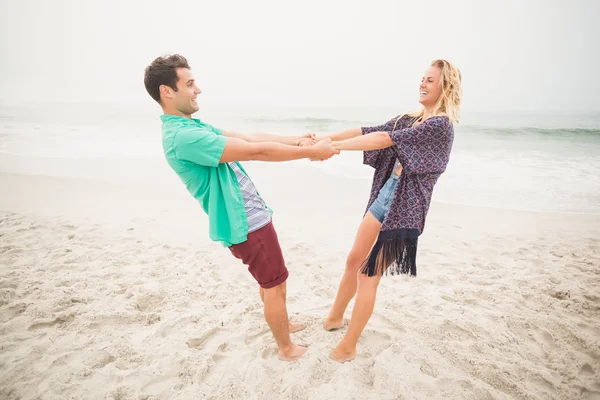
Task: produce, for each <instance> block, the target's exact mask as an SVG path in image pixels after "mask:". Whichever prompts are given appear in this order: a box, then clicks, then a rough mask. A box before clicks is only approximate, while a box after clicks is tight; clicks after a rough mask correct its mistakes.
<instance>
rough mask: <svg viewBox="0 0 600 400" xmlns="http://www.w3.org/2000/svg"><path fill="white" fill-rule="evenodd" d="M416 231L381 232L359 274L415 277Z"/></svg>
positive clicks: (417, 233) (417, 236)
mask: <svg viewBox="0 0 600 400" xmlns="http://www.w3.org/2000/svg"><path fill="white" fill-rule="evenodd" d="M418 238H419V230H418V229H394V230H391V231H382V232H381V233H380V234H379V237H378V238H377V242H375V245H374V246H373V249H372V250H371V253H370V254H369V256H368V257H367V259H366V260H365V262H364V263H363V265H362V267H361V270H360V273H361V274H365V275H368V276H376V275H379V276H382V275H383V274H384V273H385V274H386V275H387V274H390V275H399V274H410V275H412V276H416V275H417V242H418Z"/></svg>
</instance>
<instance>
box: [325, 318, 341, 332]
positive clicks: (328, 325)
mask: <svg viewBox="0 0 600 400" xmlns="http://www.w3.org/2000/svg"><path fill="white" fill-rule="evenodd" d="M342 326H344V319H343V318H341V319H330V318H329V317H327V318H325V319H324V320H323V328H325V330H326V331H332V330H334V329H340V328H341V327H342Z"/></svg>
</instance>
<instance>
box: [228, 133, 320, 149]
mask: <svg viewBox="0 0 600 400" xmlns="http://www.w3.org/2000/svg"><path fill="white" fill-rule="evenodd" d="M309 135H310V134H306V135H304V136H280V135H272V134H270V133H239V132H233V131H224V132H223V136H227V137H229V138H235V139H240V140H244V141H246V142H249V143H264V142H271V143H281V144H285V145H288V146H300V145H311V144H313V143H314V142H312V141H308V140H305V139H310V138H311V136H309Z"/></svg>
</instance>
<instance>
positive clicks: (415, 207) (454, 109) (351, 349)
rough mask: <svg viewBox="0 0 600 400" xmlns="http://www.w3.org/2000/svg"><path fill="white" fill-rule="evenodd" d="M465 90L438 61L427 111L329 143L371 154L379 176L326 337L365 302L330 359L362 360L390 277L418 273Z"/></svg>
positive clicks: (425, 87) (428, 82)
mask: <svg viewBox="0 0 600 400" xmlns="http://www.w3.org/2000/svg"><path fill="white" fill-rule="evenodd" d="M460 85H461V75H460V71H459V70H458V69H457V68H456V67H455V66H454V65H453V64H451V63H450V62H448V61H446V60H436V61H434V62H433V63H432V64H431V66H430V67H429V68H428V69H427V71H426V72H425V76H424V77H423V79H422V80H421V85H420V87H419V88H420V96H419V102H420V103H421V104H422V106H423V107H422V109H421V110H420V111H418V112H416V113H413V114H408V115H402V116H400V117H397V118H394V119H392V120H390V121H388V122H387V123H385V124H383V125H380V126H376V127H371V128H356V129H350V130H347V131H344V132H339V133H335V134H332V135H329V136H328V137H330V138H331V140H332V141H333V146H334V147H336V148H338V149H339V150H341V151H347V150H349V151H352V150H361V151H364V163H365V164H367V165H370V166H371V167H373V168H375V173H374V176H373V185H372V189H371V196H370V198H369V203H368V206H367V212H366V214H365V217H364V219H363V221H362V222H361V224H360V226H359V228H358V233H357V234H356V238H355V241H354V244H353V246H352V250H351V251H350V254H349V255H348V258H347V260H346V269H345V271H344V274H343V276H342V280H341V282H340V287H339V289H338V293H337V296H336V298H335V302H334V304H333V306H332V308H331V311H330V312H329V315H328V316H327V318H326V319H325V320H324V323H323V325H324V328H325V329H326V330H333V329H339V328H341V327H342V326H343V316H344V312H345V310H346V307H347V306H348V303H350V300H351V299H352V297H354V295H355V294H357V297H356V302H355V305H354V309H353V311H352V318H351V320H350V325H349V327H348V331H347V332H346V335H345V336H344V337H343V339H342V340H341V341H340V343H339V344H338V345H337V347H336V348H335V349H333V350H332V352H331V354H330V357H331V358H332V359H333V360H335V361H338V362H345V361H351V360H353V359H354V358H355V357H356V344H357V342H358V339H359V337H360V335H361V333H362V331H363V329H364V328H365V325H366V324H367V322H368V320H369V318H370V317H371V314H372V313H373V308H374V306H375V296H376V293H377V286H378V285H379V281H380V279H381V276H382V275H383V273H384V272H386V271H387V272H389V273H391V274H398V273H402V274H410V275H413V276H414V275H416V273H417V269H416V268H417V267H416V253H417V240H418V237H419V235H420V234H421V233H423V228H424V225H425V217H426V214H427V210H428V209H429V204H430V202H431V196H432V193H433V187H434V185H435V183H436V181H437V180H438V178H439V176H440V175H441V174H442V173H443V172H444V170H445V169H446V165H447V164H448V160H449V156H450V150H451V149H452V142H453V139H454V130H453V127H452V124H453V123H455V122H458V119H459V108H460V101H461V86H460ZM359 272H360V273H359ZM357 274H358V279H357ZM357 287H358V291H357Z"/></svg>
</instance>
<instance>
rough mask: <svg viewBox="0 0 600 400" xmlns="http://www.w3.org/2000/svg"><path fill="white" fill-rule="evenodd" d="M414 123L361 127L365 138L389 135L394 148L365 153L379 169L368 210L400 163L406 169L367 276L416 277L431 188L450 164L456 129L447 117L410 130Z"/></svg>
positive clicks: (368, 162) (410, 120)
mask: <svg viewBox="0 0 600 400" xmlns="http://www.w3.org/2000/svg"><path fill="white" fill-rule="evenodd" d="M415 121H416V117H411V116H408V115H403V116H401V117H398V118H393V119H392V120H390V121H388V122H387V123H385V124H383V125H380V126H374V127H370V128H361V129H362V133H363V135H364V134H368V133H371V132H379V131H384V132H388V133H389V134H390V137H391V138H392V141H393V142H394V146H392V147H388V148H386V149H381V150H369V151H365V152H364V163H365V164H366V165H370V166H371V167H373V168H375V172H374V174H373V185H372V188H371V196H370V198H369V203H368V205H367V211H368V210H369V207H371V204H373V202H374V201H375V199H376V198H377V195H378V194H379V191H380V190H381V188H382V187H383V185H384V184H385V182H386V181H387V180H388V179H389V177H390V176H391V174H392V173H393V172H394V171H393V170H394V164H395V162H396V159H398V160H399V161H400V164H401V165H402V174H401V175H400V180H399V181H398V185H397V186H396V191H395V193H394V199H393V200H392V203H391V205H390V209H389V211H388V213H387V215H386V216H385V219H384V220H383V225H382V226H381V232H380V233H379V236H378V238H377V242H376V243H375V245H374V246H373V249H372V250H371V253H370V254H369V257H368V258H367V260H365V263H364V265H363V267H362V269H361V273H363V274H367V275H368V276H374V275H383V273H384V271H389V272H390V274H392V275H394V274H400V273H402V274H408V273H410V274H411V275H417V264H416V258H417V241H418V237H419V235H420V234H421V233H423V229H424V227H425V217H426V216H427V211H428V210H429V204H430V203H431V196H432V194H433V187H434V185H435V183H436V182H437V180H438V178H439V177H440V175H441V174H442V173H443V172H444V171H445V170H446V166H447V165H448V160H449V158H450V151H451V149H452V142H453V140H454V128H453V127H452V124H451V123H450V120H449V119H448V117H445V116H437V117H431V118H429V119H427V120H426V121H425V122H423V123H422V124H420V125H418V126H417V127H415V128H412V125H413V123H414V122H415ZM394 125H396V126H395V128H394ZM388 267H389V269H388Z"/></svg>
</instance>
